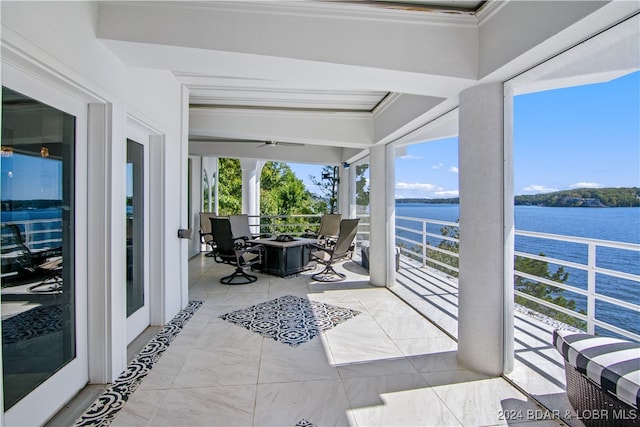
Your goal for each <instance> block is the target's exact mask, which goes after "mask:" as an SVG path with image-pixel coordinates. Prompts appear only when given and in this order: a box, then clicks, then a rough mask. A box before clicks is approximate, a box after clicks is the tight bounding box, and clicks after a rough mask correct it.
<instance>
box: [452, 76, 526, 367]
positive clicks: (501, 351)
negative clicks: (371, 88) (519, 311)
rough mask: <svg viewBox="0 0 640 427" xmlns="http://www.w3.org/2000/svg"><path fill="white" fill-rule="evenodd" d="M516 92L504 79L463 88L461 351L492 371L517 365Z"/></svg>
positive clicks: (468, 361) (470, 362)
mask: <svg viewBox="0 0 640 427" xmlns="http://www.w3.org/2000/svg"><path fill="white" fill-rule="evenodd" d="M511 100H512V96H511V94H510V93H507V94H505V90H504V85H503V84H502V83H490V84H484V85H480V86H475V87H472V88H469V89H466V90H464V91H463V92H461V94H460V116H459V120H460V126H459V168H460V176H459V180H460V187H459V190H460V273H459V306H458V359H459V360H460V362H461V363H462V364H463V365H465V366H467V367H469V368H471V369H473V370H476V371H480V372H483V373H486V374H489V375H501V374H503V373H507V372H509V371H510V370H511V369H512V368H513V256H514V253H513V238H514V224H513V177H512V175H513V174H512V169H513V156H512V140H511V123H512V119H511V111H512V108H511Z"/></svg>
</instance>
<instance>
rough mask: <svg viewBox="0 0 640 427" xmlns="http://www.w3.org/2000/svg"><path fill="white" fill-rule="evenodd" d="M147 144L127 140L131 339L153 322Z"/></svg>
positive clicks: (129, 326)
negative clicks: (150, 279) (147, 217)
mask: <svg viewBox="0 0 640 427" xmlns="http://www.w3.org/2000/svg"><path fill="white" fill-rule="evenodd" d="M146 169H147V168H145V146H144V145H143V144H141V143H139V142H136V141H134V140H132V139H128V140H127V167H126V172H127V200H126V222H127V243H126V245H127V247H126V253H127V263H126V268H127V337H128V339H127V341H128V342H131V341H132V340H133V339H134V338H135V337H137V336H138V335H139V334H140V333H141V332H142V331H144V329H145V328H146V327H147V326H148V325H149V303H148V301H149V285H148V280H147V279H146V277H147V276H148V273H147V271H146V270H147V269H146V264H147V263H146V261H145V260H146V258H147V252H148V251H147V245H146V241H147V239H146V235H147V233H146V230H147V228H148V227H147V225H146V223H145V212H146V210H147V209H146V206H147V203H146V200H147V197H146V194H147V192H146V191H145V187H146V185H145V183H146V182H147V180H146V178H145V177H146V173H145V170H146Z"/></svg>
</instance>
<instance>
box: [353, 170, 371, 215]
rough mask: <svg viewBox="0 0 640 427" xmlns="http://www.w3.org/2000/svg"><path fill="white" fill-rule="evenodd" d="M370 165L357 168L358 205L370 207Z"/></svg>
mask: <svg viewBox="0 0 640 427" xmlns="http://www.w3.org/2000/svg"><path fill="white" fill-rule="evenodd" d="M368 169H369V164H363V165H359V166H356V205H358V206H369V179H368V174H367V171H368Z"/></svg>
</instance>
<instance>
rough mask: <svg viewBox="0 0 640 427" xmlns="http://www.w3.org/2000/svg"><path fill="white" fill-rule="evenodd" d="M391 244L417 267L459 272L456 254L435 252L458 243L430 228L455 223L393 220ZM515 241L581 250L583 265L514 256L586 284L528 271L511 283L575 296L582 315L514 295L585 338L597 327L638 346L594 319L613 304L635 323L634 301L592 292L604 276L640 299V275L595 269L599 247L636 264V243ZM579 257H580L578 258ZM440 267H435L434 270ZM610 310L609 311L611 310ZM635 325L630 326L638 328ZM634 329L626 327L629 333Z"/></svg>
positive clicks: (639, 251) (639, 247)
mask: <svg viewBox="0 0 640 427" xmlns="http://www.w3.org/2000/svg"><path fill="white" fill-rule="evenodd" d="M396 222H397V225H396V242H397V244H398V246H399V247H400V249H401V253H402V254H403V255H404V256H406V257H408V258H410V259H412V260H416V261H419V262H420V263H421V265H422V267H426V266H430V267H433V268H436V269H438V270H441V271H442V268H444V269H446V270H447V273H449V274H451V275H452V276H454V277H457V273H458V268H457V260H458V254H457V253H456V252H452V251H449V250H446V249H442V248H439V247H438V245H439V244H440V242H443V241H447V242H451V243H453V244H455V245H456V246H457V243H459V240H458V239H457V238H455V237H451V236H445V235H442V233H440V234H438V233H436V232H434V231H433V228H434V227H440V229H441V230H442V227H447V228H449V229H450V230H457V227H458V223H454V222H448V221H438V220H431V219H424V218H412V217H403V216H399V217H396ZM515 235H516V237H518V236H521V237H529V238H536V239H544V240H547V241H553V242H565V243H570V244H577V245H579V246H582V247H583V248H584V247H586V261H582V260H578V261H575V260H567V259H559V258H558V257H548V256H541V255H535V254H532V253H528V252H523V251H515V252H514V255H515V257H521V258H528V259H531V260H537V261H541V262H545V263H547V264H551V265H557V266H560V267H563V268H570V269H573V271H582V272H584V273H585V275H586V278H585V281H586V283H581V286H574V285H571V284H566V283H560V282H558V281H554V280H550V279H548V278H544V277H539V276H536V275H532V274H530V273H527V272H522V271H517V270H516V271H515V272H514V279H517V278H518V277H519V278H522V279H526V280H529V281H531V282H535V283H539V284H543V285H546V286H549V287H551V288H552V289H553V288H555V289H560V290H563V291H568V292H571V293H573V294H575V295H577V296H580V297H582V298H583V299H584V300H586V304H585V305H586V307H585V308H586V310H584V313H581V312H578V311H576V310H573V309H569V308H566V307H562V306H560V305H557V304H554V303H553V302H550V301H547V300H544V299H542V298H537V297H535V296H532V295H529V294H527V293H526V292H523V291H520V290H517V289H516V290H515V295H517V296H518V297H521V298H523V299H525V300H527V301H530V302H532V303H535V304H538V305H541V306H544V307H547V308H549V309H551V310H553V311H556V312H558V313H563V314H565V315H568V316H570V317H573V318H575V319H578V320H580V321H583V322H585V324H586V331H587V332H588V333H592V334H593V333H596V332H597V328H602V329H604V330H607V331H610V332H613V333H614V334H617V335H621V336H624V337H627V338H631V339H633V340H636V341H640V334H638V333H636V332H634V331H631V330H629V329H626V328H625V325H613V324H611V322H606V321H604V320H602V319H600V318H598V317H597V316H596V313H597V309H596V306H597V305H598V303H606V304H611V305H613V306H614V307H615V308H616V309H621V310H628V311H629V313H630V314H631V315H633V313H635V315H636V318H640V315H639V314H638V313H640V305H639V304H637V303H636V302H630V301H625V300H623V299H621V298H616V297H614V296H611V295H605V294H604V293H603V291H602V290H601V291H600V292H598V290H597V286H596V283H597V278H600V279H601V280H602V278H603V277H609V278H614V279H620V280H624V281H627V282H628V283H629V284H630V286H631V288H630V289H628V291H627V292H628V294H629V295H636V298H640V275H639V274H635V273H633V272H625V271H620V270H618V269H613V268H606V267H603V266H601V265H600V263H599V258H598V252H599V250H602V249H604V248H608V249H611V250H618V251H631V253H632V254H634V255H633V256H630V257H629V258H630V259H637V257H638V256H639V255H640V244H635V243H625V242H614V241H609V240H598V239H590V238H583V237H572V236H562V235H556V234H548V233H538V232H531V231H519V230H516V231H515ZM542 249H544V247H543V245H539V246H538V248H537V253H541V252H543V250H542ZM574 252H585V251H584V250H579V249H575V250H574ZM433 254H440V257H439V258H440V259H436V258H434V256H433ZM578 258H585V257H581V256H578ZM443 259H445V260H455V261H456V262H443V261H442V260H443ZM438 267H440V268H438ZM610 311H611V310H610ZM637 324H638V323H637V322H636V323H635V325H636V327H637ZM632 326H633V325H626V327H628V328H631V327H632Z"/></svg>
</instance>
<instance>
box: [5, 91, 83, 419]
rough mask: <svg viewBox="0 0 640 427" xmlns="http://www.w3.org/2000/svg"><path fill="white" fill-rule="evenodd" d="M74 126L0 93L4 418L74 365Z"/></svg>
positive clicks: (56, 113)
mask: <svg viewBox="0 0 640 427" xmlns="http://www.w3.org/2000/svg"><path fill="white" fill-rule="evenodd" d="M75 126H76V118H75V117H74V116H72V115H70V114H67V113H65V112H63V111H60V110H58V109H56V108H53V107H51V106H48V105H45V104H43V103H41V102H39V101H36V100H34V99H31V98H29V97H26V96H24V95H22V94H20V93H17V92H15V91H12V90H10V89H8V88H5V87H3V88H2V150H1V157H0V158H1V166H2V178H1V182H2V192H1V199H2V295H1V301H2V369H3V391H4V409H5V411H6V410H7V409H9V408H11V407H13V406H14V405H16V404H17V403H18V402H20V401H21V400H22V399H23V398H25V396H26V395H27V394H29V393H30V392H31V391H33V390H34V389H35V388H36V387H37V386H39V385H41V384H42V383H44V382H45V381H46V380H47V379H48V378H50V377H51V376H53V375H54V374H55V373H56V372H58V371H60V370H61V369H62V368H63V367H64V366H65V365H67V364H69V363H70V362H71V361H72V360H74V359H75V358H76V357H77V351H78V349H77V348H76V345H77V343H76V326H75V325H76V311H75V307H76V304H75V295H76V294H75V277H74V270H75V268H74V260H75V247H74V246H75V245H74V237H75V233H74V227H75V224H74V223H75V221H74V212H75V200H74V188H75V182H74V171H75V165H74V158H75V144H76V141H75Z"/></svg>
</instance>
